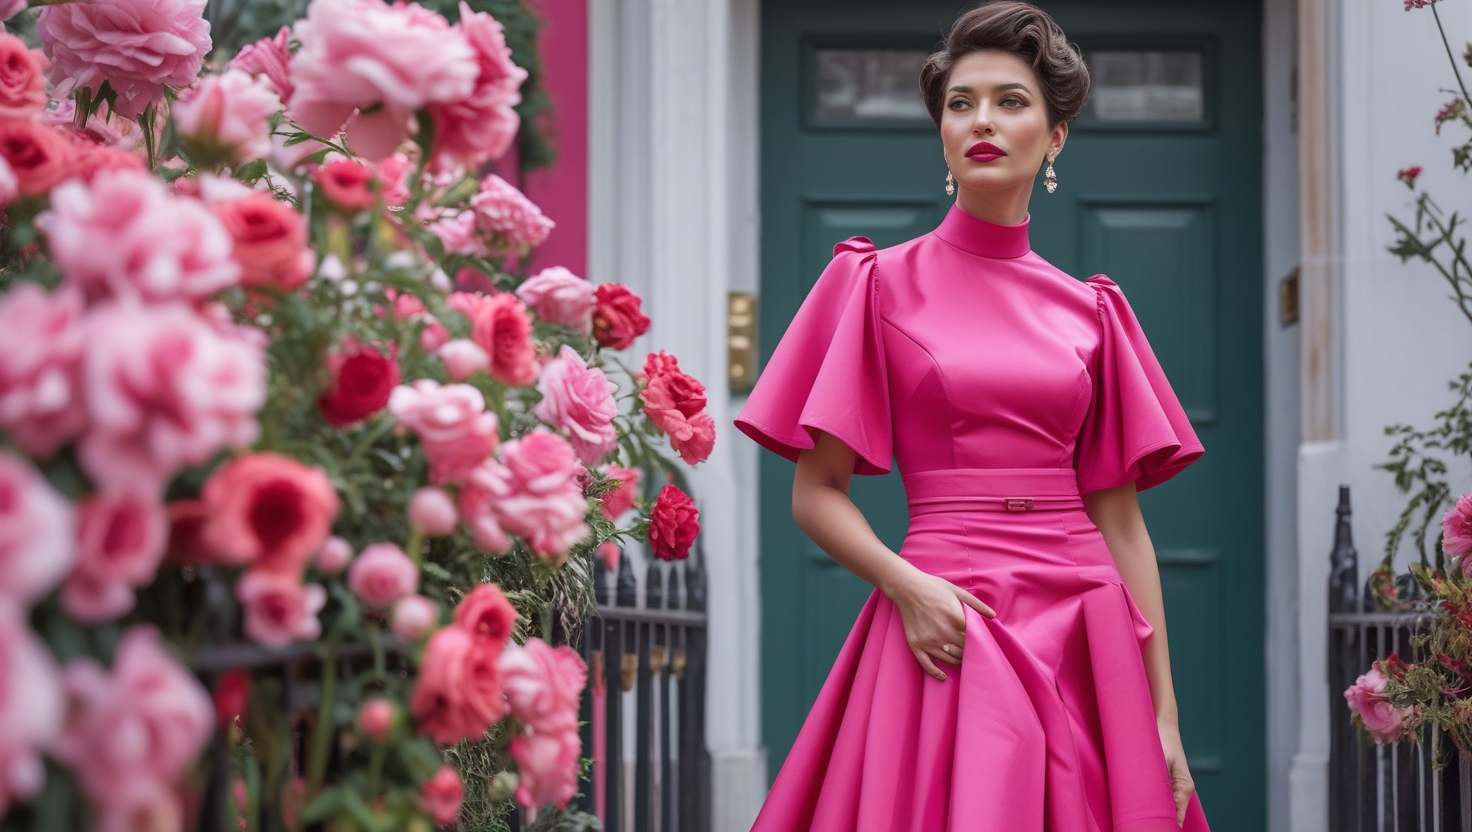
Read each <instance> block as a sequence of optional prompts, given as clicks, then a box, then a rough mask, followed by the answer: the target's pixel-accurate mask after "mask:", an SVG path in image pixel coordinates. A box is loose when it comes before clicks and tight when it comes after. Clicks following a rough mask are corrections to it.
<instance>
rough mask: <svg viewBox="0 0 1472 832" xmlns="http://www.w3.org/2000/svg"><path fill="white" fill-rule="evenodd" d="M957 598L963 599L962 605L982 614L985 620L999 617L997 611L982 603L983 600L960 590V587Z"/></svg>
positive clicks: (957, 588) (957, 590) (957, 589)
mask: <svg viewBox="0 0 1472 832" xmlns="http://www.w3.org/2000/svg"><path fill="white" fill-rule="evenodd" d="M956 597H957V598H960V599H961V603H963V604H965V605H966V606H968V607H970V608H972V609H973V610H976V611H977V612H979V613H981V615H982V617H983V618H996V617H997V613H996V611H995V610H993V609H992V608H991V607H988V606H987V605H986V604H983V603H981V600H980V599H979V598H977V597H976V596H975V595H972V594H971V593H969V592H967V591H966V590H964V589H962V588H960V587H959V586H958V587H956Z"/></svg>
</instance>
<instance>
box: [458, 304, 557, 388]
mask: <svg viewBox="0 0 1472 832" xmlns="http://www.w3.org/2000/svg"><path fill="white" fill-rule="evenodd" d="M470 325H471V326H470V337H471V340H473V341H475V343H477V344H479V345H480V348H481V349H483V350H485V351H486V354H487V355H489V356H490V357H491V377H492V378H494V379H496V380H497V381H499V382H501V383H502V384H509V385H511V386H513V387H523V386H526V385H528V384H531V383H532V382H534V381H536V380H537V375H538V374H539V373H540V372H541V365H539V364H538V363H537V349H536V345H535V344H533V343H532V319H531V316H529V315H527V313H526V307H525V306H522V304H521V301H520V300H518V299H517V297H516V296H515V295H513V294H510V293H502V294H499V295H492V296H491V297H488V298H485V299H484V301H483V302H482V303H481V304H479V306H478V307H477V308H476V310H475V313H474V314H473V315H471V318H470Z"/></svg>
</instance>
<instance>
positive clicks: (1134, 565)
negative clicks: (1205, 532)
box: [1084, 483, 1196, 823]
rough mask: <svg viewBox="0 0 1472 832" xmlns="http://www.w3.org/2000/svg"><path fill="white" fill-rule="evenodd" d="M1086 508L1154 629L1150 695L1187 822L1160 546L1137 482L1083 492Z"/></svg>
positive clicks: (1179, 812)
mask: <svg viewBox="0 0 1472 832" xmlns="http://www.w3.org/2000/svg"><path fill="white" fill-rule="evenodd" d="M1084 510H1085V511H1087V512H1088V515H1089V519H1091V520H1093V521H1094V525H1095V526H1097V527H1098V528H1099V532H1100V533H1101V534H1102V535H1104V542H1105V544H1107V545H1108V546H1109V553H1110V554H1111V555H1113V556H1114V563H1115V566H1117V567H1118V568H1119V575H1120V577H1121V578H1123V579H1124V585H1125V588H1126V589H1128V590H1129V593H1130V597H1131V598H1133V599H1134V601H1135V606H1137V607H1139V609H1140V612H1141V613H1142V614H1143V615H1144V616H1145V621H1147V622H1148V623H1149V624H1150V628H1151V629H1152V630H1154V633H1153V634H1152V635H1151V636H1150V639H1149V640H1148V641H1146V642H1145V649H1144V659H1145V674H1146V675H1147V676H1148V677H1149V678H1150V698H1151V699H1152V700H1153V701H1154V703H1155V722H1156V725H1158V726H1159V728H1160V743H1161V745H1162V747H1164V749H1165V762H1166V765H1167V766H1168V767H1169V769H1170V785H1171V792H1172V793H1173V795H1174V797H1175V802H1176V823H1184V822H1185V817H1186V804H1187V803H1188V802H1189V801H1190V799H1191V794H1192V793H1193V792H1195V790H1196V785H1195V783H1194V782H1193V781H1192V780H1191V772H1190V771H1189V770H1188V769H1187V768H1186V752H1185V750H1184V748H1183V747H1182V745H1181V729H1180V721H1179V719H1178V714H1177V711H1176V692H1175V687H1174V685H1173V684H1172V682H1171V677H1170V645H1169V642H1167V641H1166V636H1165V600H1164V598H1163V597H1162V595H1161V591H1160V568H1159V567H1158V566H1157V565H1156V563H1155V546H1154V544H1152V543H1151V542H1150V532H1149V531H1147V530H1146V529H1145V518H1144V516H1143V515H1141V514H1140V500H1139V497H1138V495H1137V494H1136V493H1135V484H1134V483H1129V484H1127V485H1121V486H1119V487H1117V488H1106V489H1103V490H1100V491H1094V492H1092V493H1089V494H1085V495H1084Z"/></svg>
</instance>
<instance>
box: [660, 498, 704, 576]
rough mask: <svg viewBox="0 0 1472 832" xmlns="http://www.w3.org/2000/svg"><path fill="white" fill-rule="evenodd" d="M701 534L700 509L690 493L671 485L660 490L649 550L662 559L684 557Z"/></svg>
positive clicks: (688, 553)
mask: <svg viewBox="0 0 1472 832" xmlns="http://www.w3.org/2000/svg"><path fill="white" fill-rule="evenodd" d="M698 534H700V510H699V509H698V508H696V507H695V501H694V500H692V499H690V495H688V494H686V493H685V492H683V491H681V490H680V488H679V486H676V485H673V484H670V485H666V486H665V487H664V488H662V489H660V492H659V497H658V498H656V499H655V501H654V508H653V509H652V510H651V511H650V512H649V549H650V551H651V552H653V554H654V556H655V557H657V558H659V559H660V560H684V559H685V558H687V557H689V556H690V547H691V546H692V545H694V543H695V537H696V535H698Z"/></svg>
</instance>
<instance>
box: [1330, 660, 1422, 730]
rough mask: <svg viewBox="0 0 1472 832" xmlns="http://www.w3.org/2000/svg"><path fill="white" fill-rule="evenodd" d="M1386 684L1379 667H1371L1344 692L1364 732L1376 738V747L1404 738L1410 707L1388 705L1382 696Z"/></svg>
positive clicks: (1386, 699)
mask: <svg viewBox="0 0 1472 832" xmlns="http://www.w3.org/2000/svg"><path fill="white" fill-rule="evenodd" d="M1387 681H1388V680H1387V679H1386V678H1385V674H1384V673H1382V672H1380V668H1379V666H1377V665H1376V666H1371V667H1370V669H1369V670H1368V671H1366V672H1365V675H1363V676H1361V677H1359V678H1358V679H1356V680H1355V682H1354V684H1353V685H1350V686H1349V688H1347V689H1346V690H1345V691H1344V698H1345V700H1346V701H1347V702H1349V707H1350V709H1351V710H1353V711H1354V712H1355V713H1356V714H1358V715H1359V717H1360V720H1361V721H1362V722H1363V723H1364V725H1365V730H1366V731H1368V732H1369V734H1370V736H1371V737H1374V738H1375V744H1376V745H1384V744H1385V743H1388V742H1395V741H1396V740H1398V739H1400V738H1401V737H1403V736H1405V733H1406V731H1405V723H1406V720H1407V719H1409V718H1410V716H1411V712H1412V711H1411V709H1410V708H1397V707H1395V706H1394V705H1391V704H1390V700H1389V699H1388V698H1387V697H1386V696H1385V686H1386V684H1387Z"/></svg>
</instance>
